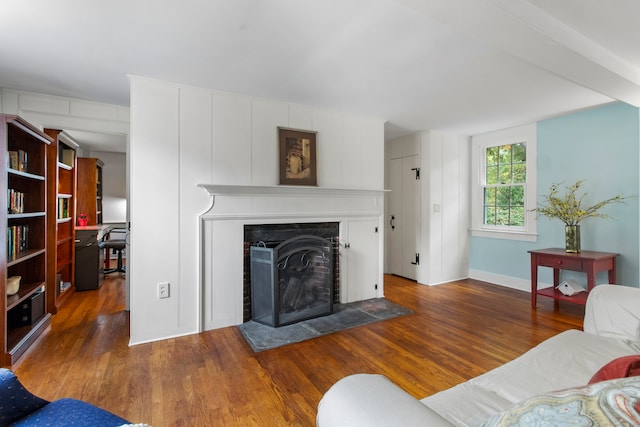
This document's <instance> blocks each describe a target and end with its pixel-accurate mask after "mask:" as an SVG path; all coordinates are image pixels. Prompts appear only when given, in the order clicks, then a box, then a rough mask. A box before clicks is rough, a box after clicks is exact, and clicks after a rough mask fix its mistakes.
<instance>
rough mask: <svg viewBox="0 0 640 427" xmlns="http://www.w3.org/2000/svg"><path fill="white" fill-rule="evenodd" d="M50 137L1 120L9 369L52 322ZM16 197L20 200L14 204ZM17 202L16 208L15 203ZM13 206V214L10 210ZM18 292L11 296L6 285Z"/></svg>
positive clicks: (2, 360) (0, 294)
mask: <svg viewBox="0 0 640 427" xmlns="http://www.w3.org/2000/svg"><path fill="white" fill-rule="evenodd" d="M52 142H53V141H52V139H51V137H49V136H48V135H46V134H45V133H43V132H41V131H40V130H39V129H37V128H36V127H34V126H32V125H31V124H29V123H28V122H27V121H25V120H23V119H22V118H20V117H18V116H14V115H4V114H3V115H0V145H1V146H2V147H1V148H0V162H2V164H3V167H4V170H5V173H3V174H1V176H2V178H1V179H0V183H1V185H2V187H3V189H4V190H3V191H2V192H0V204H3V205H4V206H5V207H7V208H5V209H3V210H2V214H0V219H1V220H2V221H3V223H4V226H3V227H0V240H2V241H3V242H4V243H3V244H0V248H1V249H0V263H2V265H1V266H0V301H1V302H0V305H1V306H2V313H3V315H2V316H0V328H2V331H3V333H2V334H0V350H1V351H0V364H1V365H2V366H10V365H12V364H13V363H15V361H16V360H17V359H18V358H19V357H20V356H21V355H22V354H23V353H24V352H25V351H26V350H27V349H28V348H29V346H30V345H31V344H32V343H33V342H34V341H35V340H36V339H37V337H38V336H39V335H40V334H41V333H42V332H44V330H45V329H46V327H47V326H48V325H49V323H50V321H51V314H50V311H49V309H48V306H47V304H46V301H47V295H48V288H47V275H46V272H47V260H48V256H49V254H48V252H47V248H48V247H47V238H46V236H47V174H46V170H47V169H46V161H47V151H48V147H49V145H50V144H51V143H52ZM16 194H19V196H16ZM13 197H17V198H16V199H15V200H12V198H13ZM12 201H13V203H12ZM11 206H13V207H14V208H13V209H11ZM14 276H20V277H21V280H20V289H19V291H18V292H17V293H16V294H15V295H7V279H8V278H9V277H14Z"/></svg>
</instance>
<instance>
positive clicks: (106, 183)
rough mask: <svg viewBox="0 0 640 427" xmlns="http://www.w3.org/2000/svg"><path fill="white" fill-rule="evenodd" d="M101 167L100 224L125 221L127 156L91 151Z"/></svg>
mask: <svg viewBox="0 0 640 427" xmlns="http://www.w3.org/2000/svg"><path fill="white" fill-rule="evenodd" d="M87 157H96V158H98V159H100V160H102V162H103V163H104V165H103V166H102V222H104V223H124V222H126V221H127V155H126V154H125V153H113V152H109V151H91V152H90V153H89V155H88V156H87Z"/></svg>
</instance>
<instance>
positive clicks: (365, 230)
mask: <svg viewBox="0 0 640 427" xmlns="http://www.w3.org/2000/svg"><path fill="white" fill-rule="evenodd" d="M345 237H346V239H345V241H344V242H343V243H344V244H343V249H342V250H343V251H344V252H343V253H344V255H345V256H344V257H343V259H344V260H345V262H346V269H345V270H346V277H345V279H346V280H342V281H341V283H342V285H341V286H345V287H346V289H345V291H346V292H344V293H343V295H344V296H345V297H346V302H352V301H361V300H365V299H369V298H375V297H377V296H378V277H379V276H378V257H379V251H378V248H379V247H380V243H379V242H380V234H379V233H378V221H377V220H371V219H365V220H350V221H348V222H347V224H346V228H345ZM341 268H342V267H341Z"/></svg>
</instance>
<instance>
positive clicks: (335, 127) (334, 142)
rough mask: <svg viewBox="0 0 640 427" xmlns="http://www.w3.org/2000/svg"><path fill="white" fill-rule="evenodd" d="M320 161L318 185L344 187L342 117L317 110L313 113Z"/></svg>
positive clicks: (317, 152)
mask: <svg viewBox="0 0 640 427" xmlns="http://www.w3.org/2000/svg"><path fill="white" fill-rule="evenodd" d="M313 122H314V124H315V130H316V131H317V132H318V134H317V135H316V141H317V142H316V155H317V159H318V185H319V186H320V187H328V188H340V187H341V186H342V158H343V156H344V153H343V151H342V116H341V114H339V113H336V112H331V111H324V110H316V111H314V113H313Z"/></svg>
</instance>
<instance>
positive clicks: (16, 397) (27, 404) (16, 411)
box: [0, 368, 49, 426]
mask: <svg viewBox="0 0 640 427" xmlns="http://www.w3.org/2000/svg"><path fill="white" fill-rule="evenodd" d="M47 403H49V402H47V401H46V400H44V399H40V398H39V397H37V396H34V395H33V394H31V393H29V392H28V391H27V389H25V388H24V387H23V385H22V384H20V381H18V378H17V377H16V376H15V374H14V373H13V372H11V371H10V370H8V369H4V368H2V369H0V426H4V425H7V424H9V423H11V422H13V421H15V420H17V419H19V418H22V417H24V416H25V415H28V414H30V413H31V412H33V411H35V410H36V409H38V408H41V407H43V406H45V405H46V404H47Z"/></svg>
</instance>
